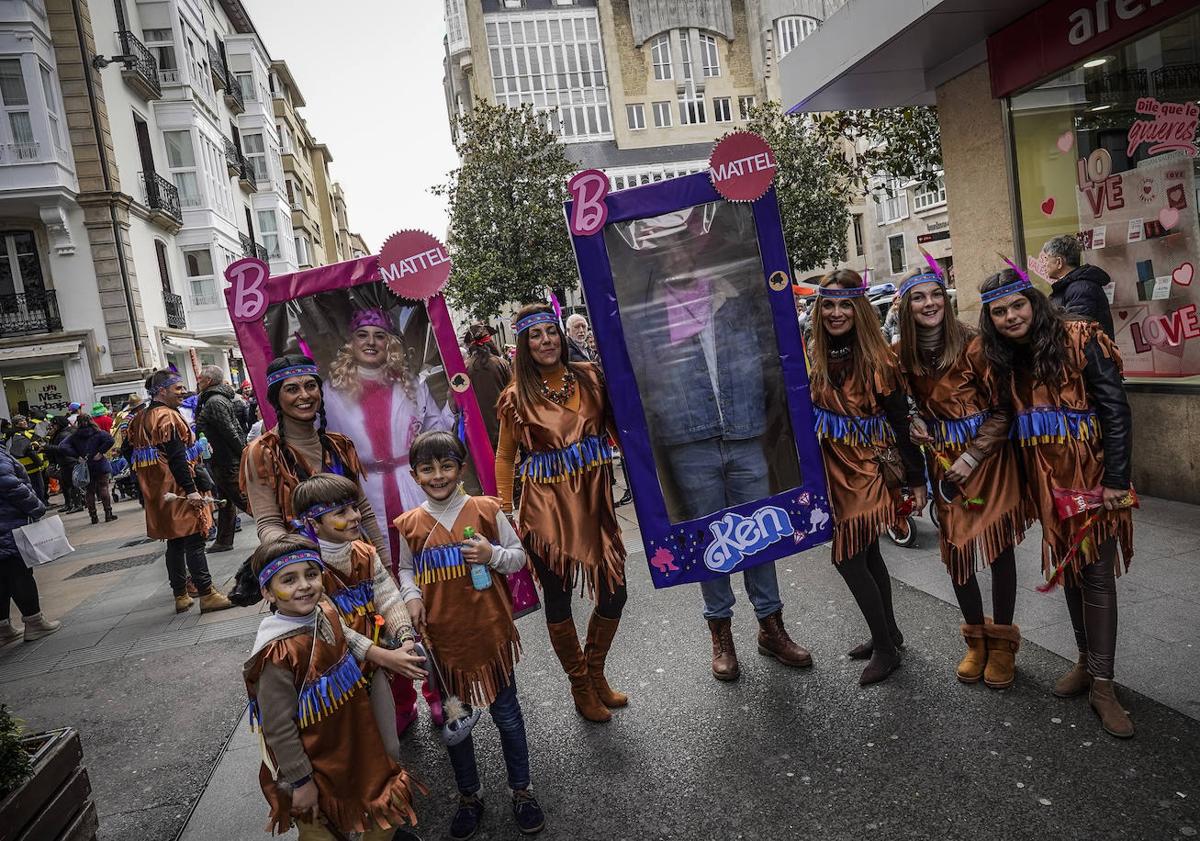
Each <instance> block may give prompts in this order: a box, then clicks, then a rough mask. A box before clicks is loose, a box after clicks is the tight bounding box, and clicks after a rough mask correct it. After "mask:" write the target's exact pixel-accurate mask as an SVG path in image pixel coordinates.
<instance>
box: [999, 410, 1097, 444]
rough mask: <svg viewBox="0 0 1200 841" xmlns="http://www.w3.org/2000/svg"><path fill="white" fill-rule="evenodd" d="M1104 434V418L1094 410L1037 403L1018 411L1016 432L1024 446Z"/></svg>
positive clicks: (1015, 434)
mask: <svg viewBox="0 0 1200 841" xmlns="http://www.w3.org/2000/svg"><path fill="white" fill-rule="evenodd" d="M1099 434H1100V422H1099V420H1098V419H1097V418H1096V413H1095V412H1093V411H1090V410H1089V411H1076V410H1074V409H1060V408H1058V407H1056V406H1035V407H1034V408H1032V409H1026V410H1025V411H1023V412H1021V413H1020V414H1019V415H1017V422H1016V423H1015V424H1013V435H1014V436H1016V439H1017V440H1018V441H1020V442H1021V444H1022V446H1026V447H1028V446H1034V445H1036V444H1047V443H1053V442H1062V441H1064V440H1066V439H1067V438H1068V437H1070V438H1075V439H1077V440H1080V441H1083V440H1087V439H1088V438H1095V437H1096V436H1097V435H1099Z"/></svg>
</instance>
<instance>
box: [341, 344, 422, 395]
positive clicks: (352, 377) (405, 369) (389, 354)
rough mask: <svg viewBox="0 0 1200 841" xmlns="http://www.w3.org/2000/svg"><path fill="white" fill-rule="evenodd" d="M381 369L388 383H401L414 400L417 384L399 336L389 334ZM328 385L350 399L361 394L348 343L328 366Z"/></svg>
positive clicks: (356, 364)
mask: <svg viewBox="0 0 1200 841" xmlns="http://www.w3.org/2000/svg"><path fill="white" fill-rule="evenodd" d="M383 368H384V370H385V372H386V373H387V379H388V381H389V382H393V383H401V384H402V385H403V386H404V393H405V394H406V395H408V399H409V400H416V397H417V382H416V378H415V377H414V376H413V373H412V368H411V367H410V366H409V364H408V353H407V352H406V350H405V348H404V342H402V341H400V337H399V336H395V335H392V334H391V333H389V334H388V338H387V347H386V348H385V362H384V364H383ZM329 384H330V385H332V386H333V387H334V388H336V389H337V390H338V391H340V392H342V393H343V394H347V395H349V396H350V397H358V396H359V395H360V394H362V383H361V382H359V379H358V363H357V362H355V361H354V352H353V351H352V350H351V348H350V342H346V344H344V345H342V347H341V349H340V350H339V351H338V352H337V356H336V357H334V360H333V362H332V363H331V364H330V366H329Z"/></svg>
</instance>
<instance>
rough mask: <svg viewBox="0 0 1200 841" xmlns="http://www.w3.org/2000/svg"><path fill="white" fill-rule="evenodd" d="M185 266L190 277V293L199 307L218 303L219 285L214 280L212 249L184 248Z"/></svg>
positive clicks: (193, 301)
mask: <svg viewBox="0 0 1200 841" xmlns="http://www.w3.org/2000/svg"><path fill="white" fill-rule="evenodd" d="M183 266H184V271H185V272H186V273H187V278H188V294H189V295H191V298H192V303H193V304H195V305H196V306H198V307H208V306H212V305H214V304H216V303H217V287H216V284H215V283H214V282H213V260H212V251H211V250H210V249H207V248H191V249H184V252H183Z"/></svg>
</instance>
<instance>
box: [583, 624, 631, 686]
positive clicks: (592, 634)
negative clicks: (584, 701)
mask: <svg viewBox="0 0 1200 841" xmlns="http://www.w3.org/2000/svg"><path fill="white" fill-rule="evenodd" d="M620 622H621V620H620V619H607V618H605V617H603V616H601V615H600V614H599V613H596V612H595V611H592V618H591V619H590V620H588V630H587V645H586V646H584V649H583V657H584V659H585V660H586V661H587V669H588V676H589V677H590V678H591V681H592V686H593V687H595V690H596V697H597V698H599V699H600V703H602V704H604V706H606V707H623V706H625V705H626V704H628V703H629V696H628V695H626V694H625V693H624V692H618V691H617V690H615V689H613V688H612V687H611V686H609V685H608V678H606V677H605V676H604V661H605V659H606V658H607V657H608V649H609V648H611V647H612V641H613V637H614V636H616V634H617V625H619V624H620Z"/></svg>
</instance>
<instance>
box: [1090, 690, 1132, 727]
mask: <svg viewBox="0 0 1200 841" xmlns="http://www.w3.org/2000/svg"><path fill="white" fill-rule="evenodd" d="M1088 701H1089V702H1090V703H1091V705H1092V709H1093V710H1095V711H1096V714H1097V715H1098V716H1100V724H1101V725H1102V726H1103V727H1104V732H1105V733H1108V734H1109V735H1110V736H1116V737H1117V738H1118V739H1128V738H1130V737H1132V736H1133V721H1132V720H1131V719H1130V718H1129V713H1127V712H1125V708H1124V707H1122V706H1121V702H1120V701H1119V700H1118V699H1117V693H1116V691H1115V690H1114V689H1113V682H1112V681H1111V680H1101V679H1100V678H1094V679H1093V680H1092V691H1091V694H1090V695H1089V696H1088Z"/></svg>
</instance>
